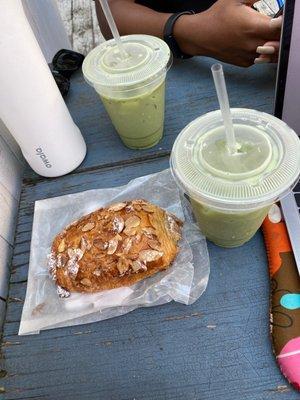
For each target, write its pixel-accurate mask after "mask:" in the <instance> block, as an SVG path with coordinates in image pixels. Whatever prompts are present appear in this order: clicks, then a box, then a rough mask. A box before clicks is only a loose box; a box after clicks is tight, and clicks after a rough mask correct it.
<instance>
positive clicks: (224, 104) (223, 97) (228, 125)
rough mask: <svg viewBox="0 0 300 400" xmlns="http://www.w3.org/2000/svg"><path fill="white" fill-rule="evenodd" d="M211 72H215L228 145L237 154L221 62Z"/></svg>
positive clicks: (232, 152) (230, 150)
mask: <svg viewBox="0 0 300 400" xmlns="http://www.w3.org/2000/svg"><path fill="white" fill-rule="evenodd" d="M211 72H212V74H213V78H214V82H215V87H216V92H217V95H218V100H219V105H220V109H221V113H222V117H223V121H224V126H225V132H226V141H227V147H228V150H229V152H230V154H235V153H236V151H237V144H236V140H235V135H234V128H233V123H232V119H231V113H230V107H229V101H228V94H227V89H226V84H225V78H224V73H223V67H222V65H221V64H214V65H213V66H212V67H211Z"/></svg>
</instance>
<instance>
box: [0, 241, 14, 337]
mask: <svg viewBox="0 0 300 400" xmlns="http://www.w3.org/2000/svg"><path fill="white" fill-rule="evenodd" d="M11 256H12V246H11V245H9V244H8V242H7V241H6V240H4V239H3V238H2V237H1V236H0V297H1V298H2V299H6V297H7V293H8V282H9V276H10V272H9V271H10V261H11ZM2 299H0V300H1V301H3V300H2ZM4 315H5V314H2V315H1V312H0V329H1V327H2V318H3V317H4Z"/></svg>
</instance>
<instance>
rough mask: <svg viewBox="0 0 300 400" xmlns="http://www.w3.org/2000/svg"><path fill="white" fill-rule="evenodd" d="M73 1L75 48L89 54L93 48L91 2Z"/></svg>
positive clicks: (84, 0)
mask: <svg viewBox="0 0 300 400" xmlns="http://www.w3.org/2000/svg"><path fill="white" fill-rule="evenodd" d="M72 2H73V20H72V22H73V33H72V35H73V49H74V50H75V51H78V52H79V53H82V54H87V53H88V52H89V51H90V50H91V49H92V48H93V21H92V10H91V2H90V1H87V0H72Z"/></svg>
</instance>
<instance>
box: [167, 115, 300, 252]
mask: <svg viewBox="0 0 300 400" xmlns="http://www.w3.org/2000/svg"><path fill="white" fill-rule="evenodd" d="M231 114H232V120H233V124H234V130H235V135H236V139H237V143H238V145H239V149H238V152H237V153H236V154H235V155H230V154H229V152H228V149H227V147H226V139H225V131H224V126H223V120H222V116H221V113H220V111H213V112H211V113H208V114H205V115H203V116H202V117H200V118H197V119H196V120H194V121H193V122H191V123H190V124H189V125H188V126H186V127H185V128H184V129H183V130H182V132H181V133H180V134H179V136H178V137H177V139H176V141H175V143H174V146H173V149H172V154H171V170H172V173H173V176H174V179H175V181H176V182H177V184H178V185H179V187H180V188H181V189H182V190H183V191H184V192H185V193H186V195H187V196H188V197H189V198H190V202H191V205H192V208H193V212H194V214H195V217H196V219H197V221H198V224H199V226H200V228H201V230H202V232H203V234H204V235H205V236H206V237H207V238H208V239H209V240H211V241H212V242H214V243H215V244H217V245H219V246H222V247H237V246H240V245H242V244H244V243H245V242H247V241H248V240H249V239H251V237H252V236H253V235H254V234H255V232H256V231H257V230H258V229H259V227H260V226H261V224H262V222H263V220H264V218H265V217H266V215H267V213H268V211H269V209H270V207H271V205H272V204H273V203H274V202H276V201H278V200H280V199H281V198H282V197H284V196H285V195H287V194H288V193H289V192H290V191H291V189H292V188H293V186H294V185H295V184H296V182H297V180H298V179H299V175H300V141H299V138H298V136H297V135H296V133H295V132H294V131H293V130H292V129H291V128H289V127H288V126H287V125H286V124H285V123H284V122H282V121H281V120H279V119H277V118H275V117H274V116H272V115H269V114H266V113H263V112H259V111H255V110H249V109H242V108H235V109H231Z"/></svg>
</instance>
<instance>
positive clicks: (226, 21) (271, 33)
mask: <svg viewBox="0 0 300 400" xmlns="http://www.w3.org/2000/svg"><path fill="white" fill-rule="evenodd" d="M255 1H256V0H249V1H247V0H218V1H217V2H216V3H215V4H214V5H213V6H212V7H210V8H209V9H208V10H207V11H204V12H202V13H199V14H195V15H185V16H182V17H180V18H179V19H178V21H177V22H176V24H175V28H174V34H175V37H176V39H177V41H178V43H179V46H180V47H181V49H182V51H184V52H186V53H188V54H192V55H205V56H209V57H213V58H216V59H218V60H221V61H224V62H227V63H230V64H234V65H238V66H242V67H248V66H250V65H252V64H253V63H254V60H255V59H256V58H258V57H259V54H258V53H257V48H258V47H259V46H263V45H264V44H265V43H266V42H270V41H271V42H276V41H278V40H279V37H280V27H278V26H274V24H271V23H270V21H271V18H270V17H267V16H266V15H263V14H261V13H259V12H257V11H255V10H254V9H252V8H251V5H252V4H253V3H255ZM274 53H275V51H274Z"/></svg>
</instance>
